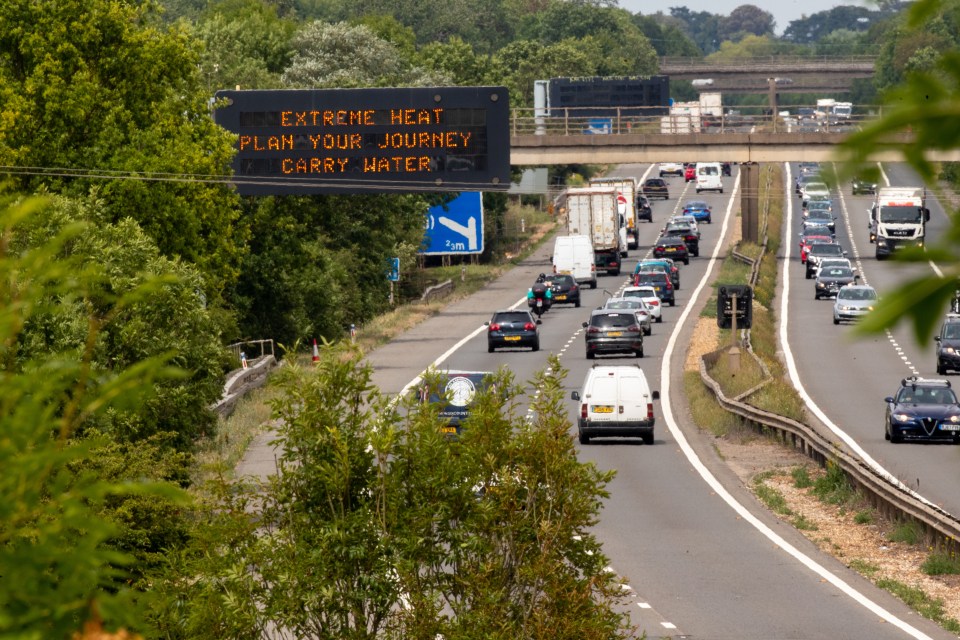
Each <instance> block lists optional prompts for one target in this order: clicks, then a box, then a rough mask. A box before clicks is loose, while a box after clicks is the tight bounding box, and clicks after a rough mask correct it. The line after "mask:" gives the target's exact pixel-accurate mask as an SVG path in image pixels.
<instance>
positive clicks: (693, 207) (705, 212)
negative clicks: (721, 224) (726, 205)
mask: <svg viewBox="0 0 960 640" xmlns="http://www.w3.org/2000/svg"><path fill="white" fill-rule="evenodd" d="M712 212H713V209H712V208H711V207H710V205H708V204H707V203H706V202H704V201H703V200H691V201H690V202H688V203H687V204H685V205H683V213H684V215H691V216H693V217H694V219H695V220H696V221H697V222H706V223H707V224H712V223H713V218H712V215H711V214H712Z"/></svg>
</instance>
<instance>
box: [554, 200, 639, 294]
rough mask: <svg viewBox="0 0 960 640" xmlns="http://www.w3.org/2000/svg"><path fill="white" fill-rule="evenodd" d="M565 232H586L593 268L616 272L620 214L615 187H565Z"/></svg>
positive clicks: (623, 248)
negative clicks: (594, 265)
mask: <svg viewBox="0 0 960 640" xmlns="http://www.w3.org/2000/svg"><path fill="white" fill-rule="evenodd" d="M566 201H567V234H568V235H571V236H580V235H584V236H589V237H590V242H591V243H592V244H593V254H594V259H595V261H596V265H597V271H606V272H607V274H609V275H613V276H616V275H620V264H621V263H620V254H621V252H622V251H625V250H626V246H625V245H624V244H623V243H621V235H620V228H621V227H622V226H624V225H623V224H622V223H621V221H622V219H623V217H622V216H621V215H620V213H619V211H618V210H617V190H616V189H614V188H612V187H579V188H573V189H567V197H566Z"/></svg>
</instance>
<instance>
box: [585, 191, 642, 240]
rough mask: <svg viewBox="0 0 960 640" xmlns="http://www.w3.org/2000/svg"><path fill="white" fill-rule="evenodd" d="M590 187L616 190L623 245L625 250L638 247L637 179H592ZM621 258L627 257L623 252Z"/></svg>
mask: <svg viewBox="0 0 960 640" xmlns="http://www.w3.org/2000/svg"><path fill="white" fill-rule="evenodd" d="M590 186H591V187H613V188H614V189H616V190H617V211H619V212H620V215H622V216H623V224H624V226H623V229H622V233H623V237H622V238H621V240H623V245H624V246H625V247H626V248H627V249H636V248H637V246H638V245H639V242H640V240H639V238H638V236H637V179H636V178H633V177H625V178H623V177H615V176H610V177H608V178H592V179H591V180H590ZM620 257H621V258H626V257H627V252H626V251H624V252H623V253H622V254H621V255H620Z"/></svg>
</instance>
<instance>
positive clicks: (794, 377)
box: [771, 163, 929, 640]
mask: <svg viewBox="0 0 960 640" xmlns="http://www.w3.org/2000/svg"><path fill="white" fill-rule="evenodd" d="M790 175H791V174H790V164H789V163H784V185H785V193H786V194H788V195H786V207H787V210H786V225H785V226H786V229H787V231H788V233H789V230H790V228H791V225H792V224H793V198H792V197H791V196H790V195H789V194H790V193H791V191H790ZM884 178H886V175H884ZM780 246H782V247H783V260H782V263H783V264H784V265H786V266H785V267H784V275H783V290H782V295H781V296H780V348H781V350H782V351H783V357H784V360H785V361H786V365H787V371H788V372H789V374H790V382H791V383H792V384H793V386H794V388H795V389H796V390H797V392H798V393H799V394H800V396H801V397H802V398H803V401H804V402H805V403H806V404H807V407H808V408H809V409H810V410H811V411H813V413H814V414H815V415H816V416H817V417H818V418H819V419H820V420H821V421H823V423H824V424H825V425H827V427H828V428H829V429H830V430H831V431H833V432H834V433H835V434H836V435H837V436H838V437H840V438H841V439H843V441H844V442H845V443H846V444H847V445H848V446H850V447H851V448H852V449H855V450H858V451H859V452H861V453H862V455H863V456H864V460H865V461H869V464H871V466H873V467H874V468H876V469H877V470H878V471H881V472H882V473H884V474H885V475H886V476H887V478H888V479H891V480H894V479H893V478H892V477H891V476H890V474H889V473H888V472H887V471H886V470H884V469H883V468H882V467H880V465H879V464H877V463H876V462H875V461H874V460H873V459H872V458H870V457H869V456H867V455H866V452H864V451H863V449H861V448H860V446H859V445H857V443H856V442H855V441H854V440H853V439H852V438H851V437H850V436H848V435H847V434H846V433H844V432H843V431H841V430H840V429H839V428H838V427H837V426H836V425H835V424H833V423H832V422H831V421H830V419H829V418H828V417H827V416H826V414H825V413H823V411H822V410H821V409H820V407H818V406H817V404H816V403H815V402H814V401H813V399H812V398H811V397H810V395H809V394H808V393H807V392H806V390H805V389H804V388H803V385H802V384H801V382H800V374H799V372H798V371H797V365H796V361H795V360H794V357H793V351H792V350H791V348H790V342H789V340H788V339H787V327H788V323H789V316H788V315H787V312H788V308H787V306H788V302H789V300H790V277H789V274H788V273H787V271H786V270H787V269H788V268H789V267H790V255H791V249H792V247H793V245H792V243H791V241H790V239H789V238H787V240H786V242H781V243H780ZM894 481H895V482H897V484H899V485H900V486H902V483H900V482H899V481H896V480H894ZM771 533H772V532H771ZM773 535H776V534H773ZM788 551H789V552H790V554H791V555H793V556H794V557H795V558H797V559H798V560H800V561H801V562H803V563H804V564H805V565H807V566H808V567H809V568H810V569H812V570H813V571H815V572H816V573H818V574H819V575H820V576H821V577H823V578H824V579H826V580H828V581H829V582H830V583H832V584H833V585H834V586H836V587H837V588H838V589H840V590H841V591H843V592H844V593H846V594H847V595H849V596H850V597H851V598H853V599H854V600H856V601H857V602H859V603H860V604H861V605H863V606H864V607H866V608H867V609H868V610H870V611H871V612H873V613H875V614H876V615H878V616H880V617H881V618H883V619H884V620H885V621H887V622H889V623H890V624H893V625H895V626H897V627H898V628H899V629H901V630H903V631H904V632H906V633H907V634H909V635H911V636H913V637H914V638H917V639H918V640H921V639H923V640H929V636H927V635H926V634H924V633H923V632H921V631H920V630H918V629H916V628H914V627H912V626H910V625H909V624H907V623H906V622H904V621H903V620H900V619H899V618H897V617H896V616H894V615H893V614H892V613H890V612H889V611H887V610H886V609H884V608H883V607H881V606H880V605H878V604H876V603H875V602H873V601H872V600H870V599H869V598H867V597H866V596H865V595H863V594H861V593H860V592H859V591H857V590H855V589H854V588H853V587H851V586H850V585H848V584H847V583H846V582H844V581H843V580H841V579H840V578H838V577H836V576H834V575H833V574H831V573H830V572H829V571H827V570H826V569H825V568H824V567H822V566H821V565H819V564H818V563H816V562H815V561H814V560H813V559H811V558H808V557H807V556H804V555H803V554H801V553H800V552H799V551H797V550H795V549H794V548H793V547H789V548H788Z"/></svg>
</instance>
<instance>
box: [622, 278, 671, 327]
mask: <svg viewBox="0 0 960 640" xmlns="http://www.w3.org/2000/svg"><path fill="white" fill-rule="evenodd" d="M620 297H622V298H643V302H644V304H646V305H647V309H648V310H649V311H650V315H651V316H653V321H654V322H663V304H662V303H661V302H660V296H658V295H657V290H656V289H654V288H653V287H651V286H649V285H641V286H639V287H625V288H624V290H623V292H622V293H621V294H620Z"/></svg>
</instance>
